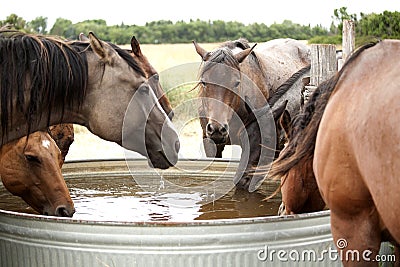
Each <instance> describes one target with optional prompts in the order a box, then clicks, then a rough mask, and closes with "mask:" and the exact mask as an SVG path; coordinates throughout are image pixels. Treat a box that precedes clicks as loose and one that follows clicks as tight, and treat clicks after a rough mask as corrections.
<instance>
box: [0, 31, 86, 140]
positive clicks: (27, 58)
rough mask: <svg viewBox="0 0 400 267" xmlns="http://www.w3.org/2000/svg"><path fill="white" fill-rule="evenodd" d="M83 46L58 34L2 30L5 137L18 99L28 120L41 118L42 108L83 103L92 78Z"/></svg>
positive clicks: (0, 74) (0, 72)
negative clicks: (71, 42) (35, 33)
mask: <svg viewBox="0 0 400 267" xmlns="http://www.w3.org/2000/svg"><path fill="white" fill-rule="evenodd" d="M81 52H82V48H81V46H76V47H74V46H71V45H69V44H68V43H67V42H66V41H64V40H62V39H60V38H57V37H44V36H41V35H33V34H26V33H22V32H18V31H12V30H2V31H0V58H1V64H0V91H1V100H0V105H1V118H0V121H1V129H2V134H3V138H4V136H5V135H6V133H7V131H8V128H9V126H10V125H9V123H8V122H9V121H12V120H11V118H12V115H13V113H14V112H16V111H14V110H13V109H12V107H13V105H14V103H15V102H14V101H16V104H17V107H18V111H19V112H21V113H22V114H23V115H24V117H25V120H26V122H27V124H28V132H27V134H29V133H30V130H31V127H32V125H33V122H34V121H39V120H40V119H41V116H40V110H41V108H42V107H43V106H46V107H48V108H49V114H48V121H49V120H50V114H51V111H52V109H53V108H58V107H60V106H61V107H62V110H65V108H66V107H72V106H74V105H79V106H80V105H81V104H82V101H83V98H84V96H85V93H86V91H85V89H86V87H87V80H88V66H87V59H86V57H85V54H84V53H81Z"/></svg>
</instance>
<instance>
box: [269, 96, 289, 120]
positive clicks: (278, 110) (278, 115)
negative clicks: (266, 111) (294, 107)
mask: <svg viewBox="0 0 400 267" xmlns="http://www.w3.org/2000/svg"><path fill="white" fill-rule="evenodd" d="M287 103H288V101H287V100H286V101H285V102H283V103H282V104H281V105H280V106H278V107H277V108H274V109H273V110H272V116H274V120H275V122H278V121H279V119H280V118H281V116H282V115H283V113H284V112H285V109H286V106H287Z"/></svg>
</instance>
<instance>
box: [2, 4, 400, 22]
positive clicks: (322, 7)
mask: <svg viewBox="0 0 400 267" xmlns="http://www.w3.org/2000/svg"><path fill="white" fill-rule="evenodd" d="M1 2H2V3H1ZM1 2H0V20H4V19H6V17H7V16H8V15H10V14H12V13H15V14H17V15H18V16H20V17H22V18H23V19H25V20H26V21H30V20H33V19H35V18H36V17H39V16H43V17H47V18H48V21H47V24H48V27H50V28H51V27H52V26H53V24H54V22H55V21H56V19H57V18H64V19H69V20H71V21H72V22H73V23H77V22H80V21H83V20H87V19H104V20H105V21H106V22H107V25H109V26H110V25H116V24H121V23H124V24H126V25H132V24H136V25H144V24H145V23H146V22H150V21H155V20H171V21H173V22H176V21H179V20H184V21H189V20H190V19H201V20H205V21H208V20H224V21H238V22H242V23H244V24H249V23H254V22H257V23H265V24H266V25H271V24H273V23H275V22H276V23H282V22H283V21H284V20H285V19H287V20H291V21H292V22H294V23H299V24H301V25H308V24H310V25H311V26H316V25H322V26H324V27H326V28H329V26H330V24H331V22H332V16H333V10H334V9H335V8H340V7H343V6H345V7H347V10H348V13H350V14H353V13H355V14H357V16H358V17H360V16H359V13H360V12H363V13H366V14H369V13H373V12H374V13H382V12H383V11H384V10H388V11H400V0H380V1H377V0H375V1H372V0H294V1H293V0H274V1H270V0H248V1H234V0H231V1H226V0H197V1H190V0H153V1H151V0H129V1H127V0H98V1H92V0H88V1H85V0H65V1H56V0H12V1H5V0H2V1H1Z"/></svg>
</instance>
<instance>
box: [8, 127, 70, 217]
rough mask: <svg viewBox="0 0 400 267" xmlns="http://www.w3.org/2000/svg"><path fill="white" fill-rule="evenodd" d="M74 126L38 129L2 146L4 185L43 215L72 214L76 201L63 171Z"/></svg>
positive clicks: (65, 215)
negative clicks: (46, 129)
mask: <svg viewBox="0 0 400 267" xmlns="http://www.w3.org/2000/svg"><path fill="white" fill-rule="evenodd" d="M71 127H72V125H71V124H69V125H57V126H54V127H51V129H49V130H48V132H49V133H50V134H51V135H52V136H54V137H55V138H56V140H57V141H58V145H59V147H58V146H57V144H56V142H55V141H54V140H53V138H52V137H51V136H50V135H49V133H47V132H42V131H38V132H35V133H32V134H30V135H29V137H28V138H26V137H22V138H20V139H19V140H16V141H12V142H10V143H7V144H5V145H3V146H2V147H1V148H0V176H1V180H2V182H3V184H4V186H5V188H6V189H7V190H8V191H9V192H11V193H12V194H13V195H16V196H19V197H21V198H22V199H23V200H24V201H25V202H26V203H28V204H29V205H30V206H31V207H32V208H33V209H34V210H36V211H37V212H39V213H40V214H43V215H53V216H64V217H72V215H73V214H74V212H75V209H74V204H73V202H72V199H71V196H70V194H69V191H68V188H67V185H66V184H65V181H64V178H63V176H62V174H61V167H62V164H63V162H64V157H65V155H63V154H62V153H61V151H60V149H61V150H62V151H64V153H67V152H68V149H69V146H70V145H71V143H72V141H73V137H72V139H71V129H72V134H73V128H71Z"/></svg>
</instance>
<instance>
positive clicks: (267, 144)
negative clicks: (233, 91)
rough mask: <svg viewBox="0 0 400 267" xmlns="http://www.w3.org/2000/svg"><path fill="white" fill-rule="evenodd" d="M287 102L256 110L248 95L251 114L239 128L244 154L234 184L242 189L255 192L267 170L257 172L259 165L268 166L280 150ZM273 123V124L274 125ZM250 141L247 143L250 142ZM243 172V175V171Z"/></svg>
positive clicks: (247, 107)
mask: <svg viewBox="0 0 400 267" xmlns="http://www.w3.org/2000/svg"><path fill="white" fill-rule="evenodd" d="M286 105H287V101H285V102H283V103H282V104H280V105H277V106H276V107H273V108H272V109H271V108H270V107H269V105H265V106H264V107H262V108H259V109H255V108H253V107H252V106H251V104H250V101H249V100H248V98H247V97H246V109H247V111H248V113H249V116H248V117H247V118H246V120H245V121H244V128H243V129H242V130H241V131H240V140H241V147H242V153H244V155H245V157H241V160H240V163H239V167H238V169H239V170H241V172H237V173H236V175H235V178H234V183H235V184H236V185H237V186H238V187H240V188H243V189H246V190H249V191H254V190H255V189H256V188H257V187H258V186H259V184H260V183H261V182H262V181H263V180H264V178H265V175H264V172H259V171H256V168H257V167H261V168H263V167H265V166H269V165H270V163H271V162H272V160H273V159H274V158H275V157H276V155H277V153H279V152H277V151H278V150H279V149H280V144H281V141H280V139H281V136H282V126H280V124H281V122H282V121H286V120H287V118H286V116H287V115H288V113H287V110H286ZM272 123H273V124H272ZM247 142H248V144H247ZM242 172H243V174H241V173H242Z"/></svg>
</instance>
